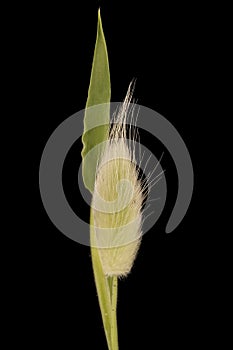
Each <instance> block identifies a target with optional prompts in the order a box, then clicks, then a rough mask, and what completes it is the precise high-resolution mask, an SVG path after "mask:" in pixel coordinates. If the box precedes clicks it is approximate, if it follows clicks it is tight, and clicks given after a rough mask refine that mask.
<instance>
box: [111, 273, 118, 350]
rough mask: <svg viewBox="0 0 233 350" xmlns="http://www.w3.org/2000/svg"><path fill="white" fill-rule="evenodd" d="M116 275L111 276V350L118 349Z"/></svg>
mask: <svg viewBox="0 0 233 350" xmlns="http://www.w3.org/2000/svg"><path fill="white" fill-rule="evenodd" d="M117 287H118V281H117V276H113V277H112V317H111V343H112V350H118V332H117V316H116V310H117Z"/></svg>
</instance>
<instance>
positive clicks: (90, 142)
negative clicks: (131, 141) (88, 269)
mask: <svg viewBox="0 0 233 350" xmlns="http://www.w3.org/2000/svg"><path fill="white" fill-rule="evenodd" d="M110 97H111V85H110V73H109V64H108V54H107V47H106V42H105V38H104V33H103V27H102V22H101V16H100V10H99V12H98V25H97V37H96V44H95V51H94V58H93V64H92V72H91V79H90V85H89V90H88V98H87V103H86V109H85V116H84V132H83V136H82V141H83V150H82V157H83V162H82V175H83V181H84V185H85V186H86V188H87V189H88V190H89V191H90V192H91V193H92V192H93V189H94V182H95V172H96V165H97V161H98V156H99V154H100V153H99V152H100V151H101V148H102V147H103V146H101V147H100V148H99V152H93V153H91V156H90V153H89V152H90V151H91V150H93V149H94V147H96V146H97V145H100V144H101V143H103V142H104V141H106V140H107V139H108V134H109V123H110ZM96 105H98V106H97V107H95V106H96ZM96 124H98V125H101V126H97V127H94V126H95V125H96ZM88 154H89V155H88ZM93 223H94V222H93V213H92V210H91V215H90V244H91V256H92V264H93V271H94V277H95V284H96V289H97V294H98V299H99V305H100V310H101V314H102V320H103V325H104V330H105V335H106V339H107V343H108V348H109V350H115V349H118V345H117V339H116V336H117V329H116V322H115V321H116V319H115V318H113V316H114V312H115V311H114V310H115V308H113V307H112V291H115V294H114V295H117V294H116V293H117V290H116V283H114V284H113V278H107V277H106V276H105V275H104V272H103V268H102V264H101V260H100V257H99V252H98V249H97V248H95V247H96V242H95V231H94V226H93ZM113 286H114V287H113ZM112 319H113V320H114V322H112ZM113 327H114V329H113ZM112 340H114V344H113V343H112Z"/></svg>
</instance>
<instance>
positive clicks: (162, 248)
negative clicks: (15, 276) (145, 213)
mask: <svg viewBox="0 0 233 350" xmlns="http://www.w3.org/2000/svg"><path fill="white" fill-rule="evenodd" d="M126 4H127V6H126ZM99 5H101V13H102V21H103V28H104V32H105V37H106V42H107V47H108V53H109V62H110V72H111V84H112V101H121V100H122V99H123V98H124V95H125V93H126V90H127V87H128V84H129V82H130V81H131V79H132V78H134V77H136V78H137V83H136V89H135V94H134V96H135V98H136V99H137V101H138V103H139V104H142V105H145V106H148V107H150V108H152V109H154V110H156V111H157V112H159V113H161V114H162V115H163V116H164V117H166V118H167V119H168V120H169V121H170V122H171V123H172V124H173V125H174V126H175V128H176V129H177V130H178V131H179V133H180V135H181V136H182V138H183V140H184V141H185V143H186V145H187V147H188V149H189V152H190V155H191V158H192V161H193V166H194V173H195V187H194V194H193V199H192V202H191V205H190V207H189V210H188V212H187V214H186V216H185V218H184V219H183V221H182V223H181V224H180V225H179V226H178V227H177V228H176V230H175V231H174V232H172V233H171V234H169V235H166V234H165V227H166V223H167V221H168V218H169V215H170V213H171V211H172V208H173V206H174V202H175V198H176V193H177V174H176V170H175V166H174V164H173V161H172V159H171V157H170V156H169V154H168V152H167V151H166V150H164V148H163V146H162V145H161V144H160V143H159V142H158V141H157V140H155V139H154V138H153V137H152V136H151V135H148V134H146V133H144V132H143V131H141V141H142V143H143V144H144V145H146V146H148V147H150V149H151V150H152V151H153V152H154V153H155V155H156V156H157V157H158V158H159V157H160V155H161V152H162V151H165V156H164V158H163V162H162V165H163V166H164V167H165V168H166V181H167V184H168V197H167V202H166V207H165V210H164V212H163V214H162V216H161V218H160V219H159V221H158V222H157V223H156V225H155V227H154V228H153V229H152V230H151V232H149V233H147V234H146V235H145V236H144V238H143V242H142V245H141V248H140V251H139V254H138V257H137V259H136V262H135V265H134V267H133V269H132V272H131V274H130V275H129V276H128V278H127V279H124V280H121V281H120V283H119V302H118V324H119V344H120V349H121V350H123V349H133V348H134V349H135V348H136V349H137V348H138V349H141V348H142V349H149V348H158V349H163V348H166V347H167V346H170V345H171V344H172V345H173V346H179V347H181V348H183V347H185V348H187V347H188V348H189V347H190V346H191V345H195V344H196V345H197V344H199V343H200V339H201V338H202V337H203V335H204V334H205V335H206V334H207V330H206V318H207V314H208V315H209V308H208V296H207V291H206V289H205V284H206V280H207V279H208V275H209V274H208V273H207V270H208V267H207V266H206V264H204V258H203V255H204V254H203V252H204V240H205V239H204V233H203V231H202V229H200V220H201V219H200V218H199V212H200V206H199V195H200V189H199V164H198V154H199V144H198V140H200V138H201V134H200V129H199V128H198V127H197V123H196V119H197V115H199V117H200V113H201V106H202V101H203V99H204V86H205V79H203V69H204V66H205V64H206V62H205V55H204V50H205V34H204V32H203V31H202V30H201V29H202V28H203V21H204V19H203V18H204V16H205V15H204V9H202V7H201V6H196V7H195V6H194V5H193V6H191V5H183V4H182V6H179V5H177V3H176V4H175V5H174V4H172V3H167V2H165V3H163V5H161V3H159V2H158V3H156V4H152V2H149V1H144V2H140V3H136V2H130V1H126V2H122V3H121V2H119V1H101V2H100V1H99V2H98V1H85V2H82V3H79V4H78V5H77V6H76V7H72V6H70V7H69V6H68V5H67V6H66V7H64V5H59V4H56V6H54V7H48V6H42V5H41V6H40V5H38V8H34V9H32V11H31V17H30V28H32V34H31V37H30V40H29V48H30V55H29V56H28V63H30V69H31V80H32V81H33V82H34V86H35V85H36V87H35V89H34V91H33V112H34V113H35V114H36V116H37V119H36V122H35V123H32V125H31V127H32V129H33V132H34V135H36V136H37V140H38V142H37V146H36V151H37V156H38V162H36V161H35V160H33V163H34V167H35V170H36V171H35V173H36V172H37V171H38V168H39V161H40V157H41V154H42V151H43V148H44V146H45V143H46V141H47V139H48V138H49V136H50V135H51V133H52V132H53V131H54V129H55V128H56V127H57V126H58V125H59V124H60V123H61V122H62V121H63V120H65V119H66V118H67V117H69V116H70V115H72V114H73V113H75V112H77V111H78V110H80V109H83V108H84V107H85V102H86V97H87V90H88V85H89V79H90V72H91V64H92V58H93V50H94V44H95V38H96V24H97V10H98V6H99ZM152 5H153V6H152ZM35 83H36V84H35ZM81 147H82V145H81V141H80V140H79V141H77V142H76V144H75V145H74V147H73V148H72V150H71V152H70V153H69V155H68V157H67V160H66V163H65V166H64V177H63V181H64V187H65V191H66V195H67V198H68V200H69V202H70V204H71V205H72V207H73V209H74V210H75V211H77V212H79V213H81V214H82V216H83V218H86V220H87V219H88V216H89V213H88V212H87V211H86V210H83V209H86V207H85V206H84V205H83V204H82V201H81V199H80V197H79V193H78V191H77V189H76V187H77V186H76V185H77V183H76V169H77V162H80V161H81V158H80V151H81ZM33 159H35V158H33ZM36 191H37V192H36V195H37V198H38V208H37V209H36V213H37V214H38V216H37V217H36V219H35V220H32V221H33V223H32V225H31V229H32V232H33V233H32V235H31V238H30V240H29V245H30V254H31V258H32V261H33V268H32V271H31V272H29V285H30V287H29V288H28V289H27V292H26V299H27V301H28V302H29V305H30V307H29V314H28V318H29V321H30V320H31V327H30V331H28V332H29V333H30V334H32V340H31V341H32V342H34V343H35V344H41V345H46V346H49V347H56V346H57V345H61V344H64V347H65V348H66V349H73V348H78V349H93V348H95V349H105V348H106V341H105V337H104V331H103V327H102V322H101V316H100V310H99V306H98V301H97V296H96V290H95V285H94V279H93V273H92V266H91V258H90V250H89V248H88V247H84V246H81V245H79V244H77V243H75V242H73V241H71V240H69V239H68V238H66V237H65V236H64V235H63V234H62V233H60V232H59V231H58V230H57V229H56V228H55V227H54V226H53V224H52V223H51V222H50V220H49V218H48V217H47V214H46V212H45V210H44V208H43V205H42V202H41V200H40V195H39V189H37V190H36ZM35 226H36V227H35ZM29 323H30V322H29ZM203 343H204V340H202V345H204V344H203Z"/></svg>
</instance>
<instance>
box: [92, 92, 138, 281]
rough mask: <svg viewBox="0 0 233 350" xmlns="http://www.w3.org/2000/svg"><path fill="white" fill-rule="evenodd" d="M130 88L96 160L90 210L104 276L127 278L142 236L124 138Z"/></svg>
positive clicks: (134, 174) (130, 152)
mask: <svg viewBox="0 0 233 350" xmlns="http://www.w3.org/2000/svg"><path fill="white" fill-rule="evenodd" d="M131 97H132V92H131V86H130V87H129V90H128V93H127V96H126V98H125V101H124V103H123V104H122V107H121V108H120V110H119V112H118V114H117V117H116V118H115V121H114V124H113V127H112V129H111V131H110V135H109V139H108V141H107V143H106V145H105V150H104V152H103V154H102V156H101V158H100V160H99V164H98V168H97V172H96V180H95V186H94V193H93V201H92V209H93V217H94V226H95V233H96V242H97V245H98V251H99V255H100V259H101V262H102V266H103V271H104V273H105V275H106V276H125V275H127V274H128V273H129V272H130V270H131V268H132V265H133V262H134V260H135V257H136V254H137V251H138V248H139V245H140V241H141V236H142V231H141V225H142V213H141V208H142V203H143V188H142V184H141V181H140V179H139V178H138V170H137V166H136V162H135V149H134V147H133V146H130V144H129V143H128V142H127V139H126V118H127V113H128V110H129V106H130V100H131Z"/></svg>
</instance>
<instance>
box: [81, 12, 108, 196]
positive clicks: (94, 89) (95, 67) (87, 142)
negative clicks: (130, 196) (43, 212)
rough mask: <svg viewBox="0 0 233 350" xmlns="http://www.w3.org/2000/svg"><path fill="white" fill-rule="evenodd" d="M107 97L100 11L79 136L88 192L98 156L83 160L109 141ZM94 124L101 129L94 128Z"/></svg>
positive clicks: (106, 74) (105, 63)
mask: <svg viewBox="0 0 233 350" xmlns="http://www.w3.org/2000/svg"><path fill="white" fill-rule="evenodd" d="M110 97H111V85H110V72H109V63H108V53H107V47H106V42H105V38H104V32H103V27H102V21H101V16H100V10H99V12H98V25H97V37H96V44H95V51H94V58H93V64H92V72H91V80H90V85H89V90H88V98H87V103H86V111H85V116H84V132H83V136H82V142H83V150H82V157H83V163H82V174H83V181H84V185H85V186H86V188H88V189H89V191H90V192H93V188H94V181H95V172H96V164H97V160H98V155H99V153H94V154H93V155H92V156H91V157H86V155H87V154H88V152H89V151H90V150H92V149H93V147H95V146H96V145H98V144H100V143H102V142H103V141H105V140H107V139H108V132H109V119H110V117H109V116H110V104H109V103H110ZM99 104H101V106H98V107H96V108H95V107H94V108H91V107H93V106H96V105H99ZM96 120H98V123H99V124H102V125H101V126H98V127H94V128H93V126H94V125H95V123H96ZM100 151H101V148H100V149H99V152H100Z"/></svg>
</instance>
